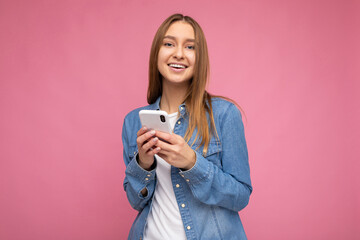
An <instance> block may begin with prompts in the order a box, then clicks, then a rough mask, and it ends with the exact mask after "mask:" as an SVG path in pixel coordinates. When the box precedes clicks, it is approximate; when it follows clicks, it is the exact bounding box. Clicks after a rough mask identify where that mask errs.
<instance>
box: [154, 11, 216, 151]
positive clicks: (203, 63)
mask: <svg viewBox="0 0 360 240" xmlns="http://www.w3.org/2000/svg"><path fill="white" fill-rule="evenodd" d="M177 21H184V22H186V23H189V24H190V25H191V26H192V27H193V29H194V33H195V67H194V76H193V78H192V79H191V82H190V86H189V88H188V91H187V94H186V96H185V99H184V102H185V104H186V111H187V112H188V114H189V127H188V129H187V130H186V133H185V137H184V139H185V141H187V142H189V141H190V138H191V136H192V135H193V133H194V131H195V129H197V134H196V136H195V138H194V141H193V142H192V143H191V145H193V144H194V143H195V142H196V141H197V140H201V142H200V144H199V147H200V146H202V145H203V146H204V148H203V154H206V152H207V149H208V146H209V143H210V139H211V136H212V135H215V136H216V137H217V133H216V128H215V123H214V117H213V112H212V104H211V95H210V94H209V93H208V92H207V91H206V90H205V88H206V85H207V82H208V76H209V70H210V64H209V55H208V48H207V44H206V39H205V35H204V32H203V31H202V29H201V27H200V25H199V24H198V23H197V22H196V21H195V20H194V19H192V18H191V17H189V16H184V15H182V14H174V15H171V16H170V17H168V18H167V19H166V20H165V21H164V22H163V23H162V24H161V25H160V27H159V29H158V30H157V32H156V34H155V37H154V40H153V42H152V46H151V52H150V60H149V87H148V92H147V101H148V103H149V104H152V103H154V102H155V101H156V99H157V98H158V97H159V96H161V94H162V77H161V74H160V72H159V69H158V65H157V59H158V53H159V49H160V47H161V44H162V41H163V38H164V36H165V34H166V31H167V30H168V29H169V27H170V25H171V24H173V23H174V22H177ZM207 114H208V116H209V120H210V124H209V122H208V118H207Z"/></svg>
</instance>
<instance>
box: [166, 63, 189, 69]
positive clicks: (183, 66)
mask: <svg viewBox="0 0 360 240" xmlns="http://www.w3.org/2000/svg"><path fill="white" fill-rule="evenodd" d="M168 66H169V67H172V68H176V69H185V68H187V66H185V65H182V64H175V63H170V64H168Z"/></svg>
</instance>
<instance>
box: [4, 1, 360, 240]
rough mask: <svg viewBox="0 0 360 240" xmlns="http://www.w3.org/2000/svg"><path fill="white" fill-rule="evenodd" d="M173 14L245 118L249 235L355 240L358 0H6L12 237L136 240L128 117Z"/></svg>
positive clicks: (359, 221)
mask: <svg viewBox="0 0 360 240" xmlns="http://www.w3.org/2000/svg"><path fill="white" fill-rule="evenodd" d="M175 12H181V13H184V14H187V15H190V16H193V17H194V18H195V19H196V20H197V21H198V22H199V23H200V24H201V25H202V27H203V29H204V32H205V35H206V37H207V40H208V45H209V51H210V58H211V68H212V70H211V83H210V85H209V90H210V91H211V92H213V93H216V94H222V95H225V96H228V97H231V98H233V99H234V100H236V101H237V102H238V103H239V104H240V105H241V106H242V107H243V109H244V110H245V113H246V117H247V119H246V120H245V128H246V137H247V142H248V148H249V155H250V165H251V176H252V180H253V187H254V192H253V194H252V196H251V199H250V204H249V206H248V207H247V208H246V209H244V210H243V211H242V212H241V213H240V215H241V217H242V220H243V223H244V226H245V229H246V232H247V235H248V237H249V239H295V240H296V239H327V240H328V239H359V237H360V232H359V229H360V227H359V226H360V218H359V216H360V209H359V202H360V199H359V198H360V194H359V189H360V179H359V163H358V161H359V159H360V151H359V141H358V138H359V137H360V134H359V122H360V111H359V107H360V106H359V102H360V99H359V94H360V84H359V83H360V81H359V80H360V78H359V77H360V70H359V69H360V59H359V56H360V48H359V46H360V45H359V42H360V34H359V29H360V28H359V26H360V18H359V15H360V4H359V1H356V0H354V1H351V0H348V1H343V0H330V1H325V0H319V1H309V0H306V1H302V0H297V1H285V0H283V1H280V0H277V1H269V0H258V1H255V0H253V1H249V0H241V1H235V0H233V1H209V0H204V1H196V2H192V1H181V2H170V1H163V0H158V1H146V0H142V1H126V0H122V1H120V0H119V1H115V0H113V1H100V0H97V1H95V0H94V1H85V0H77V1H74V0H62V1H52V0H50V1H40V0H36V1H35V0H33V1H25V0H24V1H18V0H0V110H1V116H0V239H2V240H15V239H16V240H18V239H24V240H25V239H26V240H33V239H34V240H35V239H36V240H39V239H41V240H42V239H44V240H45V239H56V240H57V239H59V240H63V239H70V240H72V239H74V240H78V239H79V240H80V239H87V240H108V239H109V240H112V239H114V240H115V239H125V238H126V237H127V233H128V231H129V229H130V226H131V224H132V221H133V219H134V217H135V215H136V212H135V210H132V209H131V207H130V205H129V203H128V202H127V199H126V196H125V192H124V191H123V187H122V182H123V178H124V170H125V167H124V163H123V160H122V145H121V128H122V122H123V118H124V116H125V114H126V113H127V112H129V111H130V110H132V109H133V108H135V107H139V106H142V105H145V104H146V88H147V68H148V65H147V64H148V56H149V51H150V45H151V41H152V38H153V36H154V34H155V31H156V29H157V28H158V26H159V25H160V24H161V22H162V21H163V20H164V19H165V18H166V17H167V16H169V15H170V14H172V13H175Z"/></svg>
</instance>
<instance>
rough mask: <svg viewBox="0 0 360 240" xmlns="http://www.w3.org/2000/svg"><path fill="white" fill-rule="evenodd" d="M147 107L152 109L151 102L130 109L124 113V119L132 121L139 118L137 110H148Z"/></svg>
mask: <svg viewBox="0 0 360 240" xmlns="http://www.w3.org/2000/svg"><path fill="white" fill-rule="evenodd" d="M148 109H153V104H151V105H147V106H143V107H138V108H135V109H134V110H131V111H130V112H129V113H128V114H126V116H125V120H124V121H134V120H135V119H138V118H139V112H140V111H141V110H148Z"/></svg>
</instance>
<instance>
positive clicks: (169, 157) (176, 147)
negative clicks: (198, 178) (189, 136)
mask: <svg viewBox="0 0 360 240" xmlns="http://www.w3.org/2000/svg"><path fill="white" fill-rule="evenodd" d="M155 136H156V137H158V140H157V142H156V143H155V146H156V147H157V148H156V149H158V148H159V151H158V152H157V155H159V156H160V157H161V158H163V159H164V160H165V161H166V162H167V163H169V164H170V165H172V166H174V167H177V168H181V169H185V170H189V169H190V168H192V167H193V166H194V165H195V162H196V154H195V152H194V150H192V149H191V147H190V146H189V145H188V144H187V142H185V140H184V138H182V137H181V136H179V135H177V134H175V133H173V134H169V133H165V132H160V131H156V133H155ZM159 139H161V140H159Z"/></svg>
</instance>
